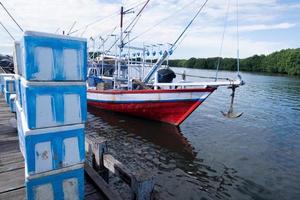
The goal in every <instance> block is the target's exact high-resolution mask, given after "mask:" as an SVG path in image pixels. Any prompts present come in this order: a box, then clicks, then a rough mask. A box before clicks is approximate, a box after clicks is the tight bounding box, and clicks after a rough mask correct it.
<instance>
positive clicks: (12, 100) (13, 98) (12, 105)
mask: <svg viewBox="0 0 300 200" xmlns="http://www.w3.org/2000/svg"><path fill="white" fill-rule="evenodd" d="M9 99H10V100H9V109H10V112H12V113H15V112H16V94H11V95H10V97H9Z"/></svg>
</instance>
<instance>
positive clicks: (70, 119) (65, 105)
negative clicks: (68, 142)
mask: <svg viewBox="0 0 300 200" xmlns="http://www.w3.org/2000/svg"><path fill="white" fill-rule="evenodd" d="M20 86H21V99H22V108H23V109H24V113H25V117H26V121H27V124H28V127H29V129H35V128H47V127H53V126H63V125H71V124H80V123H84V122H85V121H86V116H87V100H86V84H85V82H29V81H26V80H25V79H23V78H22V77H21V84H20Z"/></svg>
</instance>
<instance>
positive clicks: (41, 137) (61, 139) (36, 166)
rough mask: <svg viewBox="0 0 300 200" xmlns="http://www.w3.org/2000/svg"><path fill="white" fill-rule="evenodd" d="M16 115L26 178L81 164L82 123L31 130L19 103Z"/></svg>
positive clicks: (82, 149)
mask: <svg viewBox="0 0 300 200" xmlns="http://www.w3.org/2000/svg"><path fill="white" fill-rule="evenodd" d="M16 113H17V126H18V136H19V145H20V150H21V152H22V154H23V156H24V159H25V174H26V175H27V176H28V175H33V174H38V173H42V172H46V171H50V170H55V169H60V168H63V167H67V166H72V165H76V164H79V163H83V162H84V158H85V150H84V124H77V125H71V126H61V127H54V128H45V129H35V130H30V129H28V127H27V126H26V122H25V123H24V119H25V116H24V113H23V110H22V108H20V106H19V104H18V102H16Z"/></svg>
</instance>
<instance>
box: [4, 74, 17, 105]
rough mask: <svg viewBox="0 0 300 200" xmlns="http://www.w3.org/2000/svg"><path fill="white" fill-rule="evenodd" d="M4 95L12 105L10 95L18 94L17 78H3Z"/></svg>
mask: <svg viewBox="0 0 300 200" xmlns="http://www.w3.org/2000/svg"><path fill="white" fill-rule="evenodd" d="M3 93H4V98H5V101H6V103H7V104H8V105H10V95H12V94H15V93H16V87H15V78H14V77H13V76H4V77H3Z"/></svg>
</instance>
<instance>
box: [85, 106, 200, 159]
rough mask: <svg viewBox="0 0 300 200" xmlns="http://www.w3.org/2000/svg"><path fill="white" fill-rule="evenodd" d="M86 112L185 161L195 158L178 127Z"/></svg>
mask: <svg viewBox="0 0 300 200" xmlns="http://www.w3.org/2000/svg"><path fill="white" fill-rule="evenodd" d="M88 112H89V113H90V114H93V115H94V116H97V117H100V118H101V119H102V120H103V122H105V123H107V124H108V125H109V126H111V127H114V129H121V130H123V131H125V132H126V133H128V134H134V135H135V136H139V137H141V139H144V140H147V141H148V142H151V143H153V144H155V145H158V146H160V147H161V148H164V149H167V150H170V151H173V152H176V153H179V154H181V155H182V156H184V157H185V158H186V159H189V160H192V159H194V158H195V157H196V152H195V151H193V150H194V148H193V147H192V146H191V145H190V143H189V142H188V140H187V139H186V138H185V137H184V136H183V135H182V133H181V130H180V128H179V127H176V126H173V125H170V124H166V123H160V122H156V121H151V120H145V119H141V118H136V117H130V116H126V115H122V114H120V113H114V112H109V111H106V110H101V109H97V108H93V107H89V108H88Z"/></svg>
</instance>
